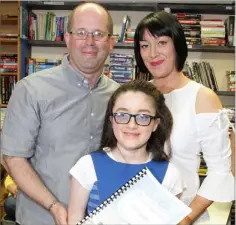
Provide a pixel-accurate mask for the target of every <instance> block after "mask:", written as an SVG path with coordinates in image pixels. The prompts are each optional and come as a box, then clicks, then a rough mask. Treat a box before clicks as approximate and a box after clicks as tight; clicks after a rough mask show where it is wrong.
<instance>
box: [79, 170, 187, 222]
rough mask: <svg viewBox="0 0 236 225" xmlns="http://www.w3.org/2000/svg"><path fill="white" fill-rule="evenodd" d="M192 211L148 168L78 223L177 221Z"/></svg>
mask: <svg viewBox="0 0 236 225" xmlns="http://www.w3.org/2000/svg"><path fill="white" fill-rule="evenodd" d="M190 212H191V209H190V208H189V207H188V206H187V205H185V204H184V203H183V202H182V201H180V200H179V199H178V198H177V197H176V196H175V195H173V194H172V193H170V192H169V191H168V190H167V189H166V188H164V187H163V186H162V185H161V184H160V183H159V182H158V181H157V180H156V178H155V177H154V176H153V175H152V173H151V172H150V170H149V169H148V168H146V167H145V168H144V169H142V170H141V171H140V172H139V173H138V174H137V175H136V176H134V177H133V178H131V179H130V180H129V181H128V182H126V183H125V184H124V185H123V186H122V187H121V188H120V189H119V190H117V191H116V192H115V193H114V194H113V195H111V196H110V197H109V198H108V199H107V200H106V201H104V202H103V203H102V204H101V205H99V206H98V207H97V208H96V209H95V210H94V211H92V212H91V213H90V214H89V215H88V216H86V217H85V218H84V219H83V220H81V221H80V222H79V223H78V225H82V224H162V225H163V224H178V222H180V221H181V220H182V219H183V218H184V217H186V216H187V215H188V214H189V213H190Z"/></svg>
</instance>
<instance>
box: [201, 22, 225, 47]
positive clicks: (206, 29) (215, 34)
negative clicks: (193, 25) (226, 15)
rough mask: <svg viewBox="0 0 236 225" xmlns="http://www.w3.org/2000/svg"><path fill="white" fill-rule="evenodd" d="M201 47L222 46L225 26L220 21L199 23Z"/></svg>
mask: <svg viewBox="0 0 236 225" xmlns="http://www.w3.org/2000/svg"><path fill="white" fill-rule="evenodd" d="M200 23H201V39H202V45H207V46H224V45H225V43H226V41H225V24H224V21H223V20H221V19H211V20H202V21H201V22H200Z"/></svg>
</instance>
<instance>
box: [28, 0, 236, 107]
mask: <svg viewBox="0 0 236 225" xmlns="http://www.w3.org/2000/svg"><path fill="white" fill-rule="evenodd" d="M98 2H100V3H101V4H102V5H103V6H104V7H105V8H107V9H108V10H109V11H110V12H111V15H112V17H113V16H114V15H115V18H113V19H114V27H115V28H116V29H115V30H118V28H119V27H120V26H121V24H120V23H119V27H118V25H117V18H116V17H117V14H116V13H117V12H119V13H120V14H123V15H129V14H131V17H132V16H133V17H134V18H132V19H137V18H135V17H136V16H137V17H138V16H139V14H141V13H148V12H151V11H159V10H164V9H165V8H170V9H171V12H172V13H198V14H202V15H206V14H207V15H210V16H211V17H214V16H218V15H220V16H221V17H220V18H225V17H226V16H228V15H234V12H235V5H234V2H233V1H231V0H226V1H224V3H222V2H221V1H218V0H216V1H211V0H207V1H201V0H200V1H196V0H193V1H191V3H189V2H188V1H185V0H180V1H178V3H174V2H176V1H172V0H160V1H155V0H153V1H147V2H146V1H144V0H143V1H142V0H137V1H135V2H133V1H131V0H130V1H129V0H127V1H113V0H108V1H98ZM77 4H78V2H75V1H65V2H63V1H28V2H27V3H26V4H25V7H26V9H27V11H28V12H31V11H33V12H44V11H45V12H47V11H53V12H60V13H59V16H61V15H62V14H61V12H62V11H66V10H72V9H73V8H74V7H75V6H76V5H77ZM113 12H114V14H113ZM136 12H137V13H136ZM67 13H68V11H67ZM143 15H144V14H143ZM222 16H223V17H222ZM224 16H225V17H224ZM122 17H123V16H122ZM132 19H131V20H132ZM137 20H139V19H137ZM133 27H135V26H133ZM26 42H27V48H28V51H29V52H30V54H29V55H30V56H32V55H33V56H32V57H39V58H40V57H42V56H43V55H44V54H42V53H41V50H39V49H40V48H41V47H47V48H46V49H48V51H49V49H50V53H49V55H50V56H52V50H53V49H58V50H56V52H59V51H60V50H59V49H61V48H64V49H65V47H66V45H65V43H64V41H48V40H26ZM133 47H134V46H133V44H132V43H116V44H115V47H114V52H116V51H117V52H129V53H130V51H132V50H133ZM188 49H189V55H190V56H191V55H194V57H195V55H196V58H198V59H200V60H205V61H206V59H205V58H204V57H205V56H207V57H208V58H210V59H212V60H213V61H214V60H215V59H216V62H215V64H213V65H212V66H213V68H214V66H216V69H215V70H216V71H217V72H218V71H219V70H220V71H219V72H218V73H219V74H220V75H218V77H217V80H219V82H224V83H225V80H223V79H221V77H220V76H224V75H225V74H224V71H225V70H227V69H228V68H230V69H231V70H233V66H232V65H231V64H232V63H231V62H233V61H234V53H235V47H234V46H202V45H189V46H188ZM36 51H39V54H38V55H37V53H36V54H35V52H36ZM216 53H219V54H216ZM221 58H222V60H221ZM228 59H229V60H230V63H225V61H227V60H228ZM190 61H191V60H190ZM219 62H220V63H222V65H225V68H222V67H223V66H219V64H220V63H219ZM210 63H211V62H210ZM229 64H230V66H229ZM231 67H232V68H231ZM220 90H226V88H225V87H223V88H222V89H221V88H220ZM217 94H218V95H219V97H221V96H222V97H223V98H224V99H225V98H228V99H230V102H231V104H230V105H233V101H232V99H233V98H234V93H232V92H229V91H219V92H217ZM228 102H229V101H228ZM228 102H227V105H228Z"/></svg>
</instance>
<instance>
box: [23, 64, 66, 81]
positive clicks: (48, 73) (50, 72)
mask: <svg viewBox="0 0 236 225" xmlns="http://www.w3.org/2000/svg"><path fill="white" fill-rule="evenodd" d="M61 73H62V67H61V65H59V66H55V67H52V68H49V69H44V70H41V71H38V72H35V73H32V74H30V75H28V76H26V77H25V78H24V80H27V81H30V82H34V81H35V80H38V79H43V78H47V77H56V76H57V75H58V74H61Z"/></svg>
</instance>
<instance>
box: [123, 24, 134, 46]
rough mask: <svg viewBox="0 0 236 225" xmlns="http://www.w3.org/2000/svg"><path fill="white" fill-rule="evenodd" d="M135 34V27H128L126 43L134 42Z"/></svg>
mask: <svg viewBox="0 0 236 225" xmlns="http://www.w3.org/2000/svg"><path fill="white" fill-rule="evenodd" d="M134 34H135V29H131V28H129V29H127V31H126V33H125V39H124V43H134Z"/></svg>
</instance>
